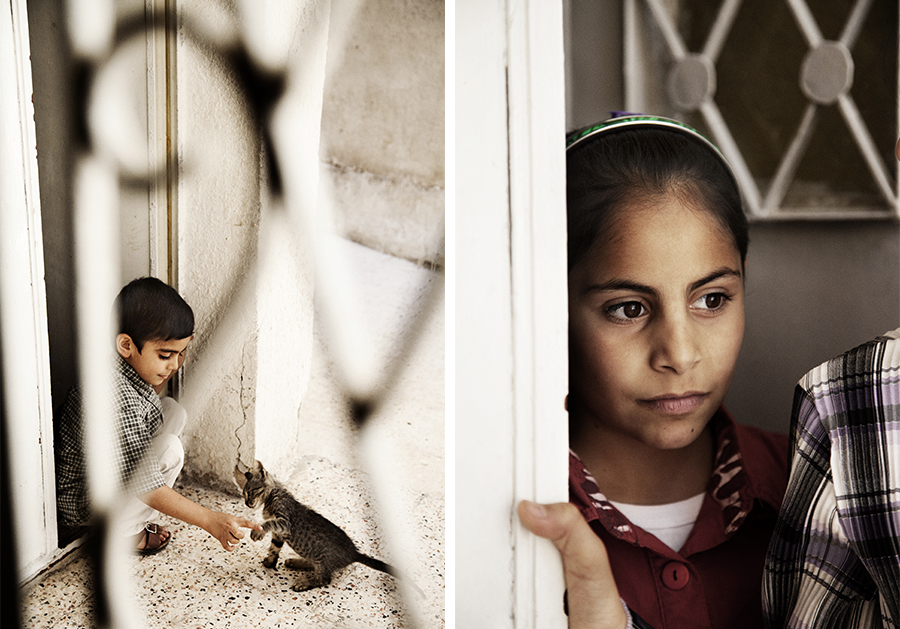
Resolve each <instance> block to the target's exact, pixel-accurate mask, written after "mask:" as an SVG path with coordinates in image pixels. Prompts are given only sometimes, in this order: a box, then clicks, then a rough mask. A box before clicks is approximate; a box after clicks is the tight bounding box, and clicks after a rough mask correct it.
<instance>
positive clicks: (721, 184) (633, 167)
mask: <svg viewBox="0 0 900 629" xmlns="http://www.w3.org/2000/svg"><path fill="white" fill-rule="evenodd" d="M573 135H574V134H573ZM566 181H567V183H566V205H567V213H568V236H569V250H568V255H569V270H571V269H572V267H573V266H575V265H576V264H577V263H578V262H579V261H580V260H581V258H582V257H584V255H585V254H586V253H587V252H588V250H590V248H591V247H592V246H593V245H594V243H596V242H598V241H600V240H602V239H603V238H606V237H608V236H609V233H610V228H611V226H612V223H613V222H614V221H615V219H616V217H617V215H618V212H619V210H622V209H623V208H625V207H626V206H628V205H631V204H634V203H635V202H637V203H640V201H641V200H642V199H643V200H646V201H648V202H653V201H654V200H655V199H657V198H658V197H660V196H663V195H672V194H674V195H676V196H678V197H679V199H680V200H681V202H682V203H684V204H686V205H689V206H691V207H695V208H697V209H703V210H705V211H707V212H710V213H711V214H712V215H713V216H714V217H715V218H716V219H717V220H718V221H719V223H720V224H721V225H722V227H723V228H724V229H725V231H726V232H727V233H729V234H731V236H732V238H733V239H734V245H735V247H737V250H738V251H739V252H740V254H741V261H742V262H744V261H745V260H746V258H747V246H748V244H749V236H748V233H747V218H746V216H745V215H744V210H743V206H742V204H741V195H740V191H739V189H738V187H737V184H736V183H735V180H734V177H733V176H732V174H731V171H730V169H729V168H728V165H727V164H726V163H725V161H724V159H723V158H722V157H721V156H720V155H719V154H718V153H717V152H716V151H715V150H714V149H713V148H712V147H710V146H709V145H708V144H706V143H705V142H704V141H703V140H702V139H700V138H697V137H694V136H693V135H692V134H691V133H690V132H688V131H682V130H679V129H675V128H671V127H663V126H660V125H653V124H652V123H648V124H645V125H639V126H629V127H622V128H614V129H609V130H607V131H601V132H600V133H597V134H596V135H595V136H593V137H586V138H585V139H584V140H581V141H580V142H579V143H578V144H575V145H572V146H571V148H570V149H569V150H568V151H567V153H566Z"/></svg>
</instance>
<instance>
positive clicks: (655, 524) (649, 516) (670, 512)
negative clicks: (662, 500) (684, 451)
mask: <svg viewBox="0 0 900 629" xmlns="http://www.w3.org/2000/svg"><path fill="white" fill-rule="evenodd" d="M704 496H706V494H705V493H704V494H698V495H696V496H694V497H693V498H688V499H687V500H681V501H679V502H673V503H671V504H667V505H630V504H624V503H621V502H614V501H612V500H610V501H609V502H610V503H612V505H613V506H614V507H615V508H616V509H618V510H619V511H621V512H622V514H623V515H624V516H625V517H626V518H628V519H629V520H631V523H632V524H634V525H636V526H639V527H641V528H642V529H644V530H645V531H647V532H648V533H652V534H653V535H655V536H656V537H657V538H659V540H660V541H661V542H662V543H663V544H665V545H666V546H668V547H669V548H671V549H672V550H674V551H675V552H678V551H679V550H681V547H682V546H684V543H685V542H686V541H687V538H688V536H689V535H690V534H691V529H693V528H694V523H695V522H696V521H697V516H698V515H700V508H701V507H702V506H703V498H704Z"/></svg>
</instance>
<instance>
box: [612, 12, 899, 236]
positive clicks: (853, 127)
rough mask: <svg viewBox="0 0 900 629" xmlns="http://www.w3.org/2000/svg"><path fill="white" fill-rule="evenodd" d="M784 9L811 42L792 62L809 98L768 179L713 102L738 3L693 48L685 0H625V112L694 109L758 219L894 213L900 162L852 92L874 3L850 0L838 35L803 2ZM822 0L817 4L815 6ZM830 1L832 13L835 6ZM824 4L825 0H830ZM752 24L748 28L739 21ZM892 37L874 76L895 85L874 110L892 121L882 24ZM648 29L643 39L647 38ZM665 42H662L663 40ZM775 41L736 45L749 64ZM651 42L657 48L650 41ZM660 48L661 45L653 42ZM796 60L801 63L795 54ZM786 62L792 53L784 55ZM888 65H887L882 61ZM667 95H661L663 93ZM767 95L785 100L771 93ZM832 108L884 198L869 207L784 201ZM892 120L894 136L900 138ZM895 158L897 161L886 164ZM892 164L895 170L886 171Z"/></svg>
mask: <svg viewBox="0 0 900 629" xmlns="http://www.w3.org/2000/svg"><path fill="white" fill-rule="evenodd" d="M785 1H786V4H787V6H788V8H789V10H790V15H791V16H792V18H793V20H794V21H795V22H796V26H797V28H798V29H799V31H800V33H801V34H802V37H803V39H804V41H805V43H806V46H807V48H808V50H807V53H806V56H805V58H804V59H803V60H802V64H801V63H797V65H798V67H799V68H800V71H799V75H798V76H797V83H798V84H799V86H800V89H801V90H802V92H803V95H804V97H805V98H806V100H807V104H806V107H805V109H804V111H803V113H802V116H801V117H800V120H799V123H798V124H797V125H796V127H795V128H794V129H793V130H792V131H790V137H791V140H790V142H789V144H788V146H787V148H786V150H784V152H783V154H782V155H781V157H780V159H779V162H778V166H777V169H776V170H775V172H774V176H772V177H771V179H767V178H764V177H762V176H760V175H759V174H758V173H754V172H752V169H751V167H750V166H748V162H747V160H746V159H745V151H746V150H747V147H746V146H741V144H740V143H739V142H737V141H736V140H735V134H734V133H733V129H734V125H736V124H741V122H740V121H735V120H731V121H729V120H727V119H726V118H725V116H723V113H722V110H721V108H720V106H719V104H718V102H717V98H716V97H717V74H716V73H717V69H718V66H717V64H718V62H719V59H720V56H721V54H722V51H723V48H724V47H725V46H727V45H728V44H729V39H730V38H731V36H732V35H733V29H734V28H735V22H736V19H737V17H738V14H739V12H740V11H741V8H742V4H743V3H742V0H723V1H722V2H721V3H720V4H719V8H718V11H717V12H716V14H715V16H714V19H713V20H712V24H711V26H710V28H709V31H708V34H707V36H706V38H705V41H704V43H703V45H702V47H701V49H700V50H699V51H691V50H689V49H688V47H687V46H686V45H685V42H684V38H683V37H682V35H681V33H680V31H679V28H678V26H677V25H678V24H679V23H680V22H683V21H684V20H685V19H686V20H690V19H691V18H690V16H688V15H685V13H686V12H685V10H684V9H685V5H686V4H687V3H686V2H666V1H665V0H628V1H627V2H626V11H625V19H626V24H625V26H626V58H625V65H626V102H627V108H628V109H629V110H631V111H641V110H642V109H643V108H645V107H647V106H648V104H649V103H651V102H654V100H655V99H658V98H660V97H661V98H662V99H663V100H664V101H665V102H666V103H667V105H668V107H669V108H671V109H672V110H673V111H674V112H675V114H676V115H680V116H685V115H686V116H688V117H690V116H691V115H699V116H700V117H701V119H702V122H703V123H704V124H705V126H706V127H707V128H708V130H709V132H710V133H711V134H712V136H713V137H714V139H715V141H716V142H717V144H718V145H719V146H720V148H721V149H722V151H723V153H724V154H725V155H726V157H727V158H728V160H729V162H730V163H731V164H732V167H733V168H734V170H735V172H736V175H737V177H738V179H739V181H740V184H741V187H742V189H743V192H744V196H745V201H746V204H747V210H748V213H749V215H750V217H751V218H754V219H777V218H884V217H891V216H894V217H897V216H900V202H898V182H897V176H896V172H897V170H896V160H892V159H888V160H887V161H886V159H885V157H884V151H879V149H878V147H877V146H876V142H875V140H873V136H872V134H871V132H870V129H869V127H870V125H869V123H867V121H866V119H865V118H864V116H863V115H862V114H861V113H860V109H859V107H858V106H857V103H856V101H855V99H854V96H853V95H852V94H851V88H852V86H853V83H854V58H853V52H852V51H853V50H854V46H855V45H856V44H857V41H858V38H859V37H860V34H861V33H862V31H863V25H864V23H865V21H866V19H867V17H868V16H869V14H870V12H871V9H872V7H873V5H874V2H873V0H855V2H854V4H853V6H852V8H851V10H850V11H849V13H848V14H847V16H846V19H845V21H844V25H843V28H842V29H841V32H840V35H839V36H838V38H837V39H835V40H828V39H826V38H825V37H824V36H823V34H822V31H821V29H820V27H819V25H818V23H817V21H816V18H815V17H814V15H813V12H812V11H811V10H810V7H809V4H808V3H807V2H806V0H785ZM777 3H781V0H769V2H768V3H767V4H766V6H767V7H768V6H771V7H773V8H774V7H775V5H776V4H777ZM820 4H821V3H820ZM838 4H839V3H834V6H835V8H834V9H832V10H835V11H836V10H838V8H837V5H838ZM829 5H830V3H829ZM742 27H743V28H751V29H752V28H753V25H747V24H744V25H742ZM878 27H879V28H884V29H889V30H890V31H893V33H894V34H895V39H894V40H893V41H894V42H895V45H894V46H893V48H892V49H891V48H890V47H886V48H885V49H884V51H883V53H884V55H885V56H886V57H887V58H888V59H892V61H893V67H894V72H893V75H892V76H882V77H878V80H882V81H885V82H888V83H890V84H892V85H893V94H894V96H895V98H894V99H893V100H892V102H884V103H881V105H880V111H881V112H882V113H883V115H885V116H889V117H890V118H892V119H893V120H898V116H900V108H898V103H900V100H898V99H897V98H896V94H897V70H896V68H897V65H896V63H897V56H898V49H897V45H896V41H897V40H896V33H897V23H893V24H881V25H879V26H878ZM648 35H649V37H648ZM660 40H661V46H660V44H659V41H660ZM779 44H780V42H772V41H766V40H764V39H763V38H760V39H758V40H757V41H755V43H754V45H755V46H757V48H756V49H755V50H742V51H741V54H742V55H743V57H744V59H745V63H746V64H747V65H749V64H752V63H753V62H754V60H755V59H756V58H757V56H758V55H759V54H760V52H761V50H762V49H763V48H765V47H769V46H773V45H779ZM654 46H656V48H654ZM659 47H662V48H663V49H664V52H662V51H660V50H659V49H658V48H659ZM661 59H665V60H666V61H665V64H666V67H665V69H664V70H662V71H661V72H660V73H658V74H657V73H656V72H657V66H659V65H660V60H661ZM794 61H797V62H799V61H800V60H794ZM785 63H791V60H788V59H785ZM886 65H890V64H886ZM745 88H746V89H747V90H757V91H765V90H768V89H771V87H770V86H769V85H767V84H765V83H750V84H747V85H746V86H745ZM663 94H664V96H662V95H663ZM771 96H772V98H774V99H778V98H780V97H782V95H779V94H772V95H771ZM828 107H836V108H837V109H838V110H839V112H840V116H841V118H842V120H843V123H844V124H845V125H846V127H847V129H849V132H850V133H851V134H852V138H853V141H854V143H855V145H856V149H857V150H858V151H859V154H860V155H861V156H862V159H863V160H864V162H865V165H866V169H867V171H868V175H869V177H870V178H871V181H872V182H874V185H875V187H876V188H877V191H878V194H879V195H880V197H881V203H880V204H877V203H876V204H875V207H871V206H870V207H866V208H854V209H849V208H845V209H844V210H843V211H835V210H827V211H826V210H823V209H821V208H816V207H806V208H797V207H789V206H788V205H786V204H785V202H784V201H785V196H786V194H787V192H788V189H789V187H790V186H791V184H792V182H794V181H795V179H796V175H797V171H798V167H799V166H800V164H801V161H802V160H803V159H804V157H805V155H806V154H807V148H808V147H809V145H810V141H811V139H812V137H813V134H814V132H815V130H816V127H817V125H818V124H819V122H820V120H821V118H822V115H823V111H824V109H825V108H828ZM897 128H898V127H897V126H896V125H895V126H894V131H895V133H894V135H893V139H894V140H896V138H897V133H896V131H897ZM891 162H893V163H891ZM892 171H893V172H892Z"/></svg>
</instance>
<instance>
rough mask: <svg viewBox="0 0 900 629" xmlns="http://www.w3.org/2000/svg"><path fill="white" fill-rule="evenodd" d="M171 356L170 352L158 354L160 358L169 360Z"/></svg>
mask: <svg viewBox="0 0 900 629" xmlns="http://www.w3.org/2000/svg"><path fill="white" fill-rule="evenodd" d="M171 357H172V354H160V355H159V358H160V360H169V359H170V358H171Z"/></svg>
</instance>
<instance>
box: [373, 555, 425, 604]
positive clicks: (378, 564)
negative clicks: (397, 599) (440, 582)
mask: <svg viewBox="0 0 900 629" xmlns="http://www.w3.org/2000/svg"><path fill="white" fill-rule="evenodd" d="M356 561H358V562H359V563H361V564H363V565H366V566H369V567H370V568H374V569H375V570H380V571H381V572H386V573H388V574H389V575H391V576H392V577H394V578H395V579H403V581H404V582H405V583H408V584H409V586H410V587H412V588H413V589H414V590H415V591H416V594H418V595H419V598H425V592H423V591H422V588H420V587H419V586H418V585H416V584H415V583H413V582H412V581H410V580H409V579H407V578H406V577H405V576H404V575H403V574H401V573H400V571H399V570H397V569H396V568H395V567H394V566H391V565H389V564H386V563H384V562H383V561H381V560H380V559H375V557H369V556H368V555H364V554H362V553H358V554H357V555H356Z"/></svg>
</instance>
